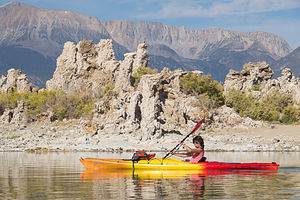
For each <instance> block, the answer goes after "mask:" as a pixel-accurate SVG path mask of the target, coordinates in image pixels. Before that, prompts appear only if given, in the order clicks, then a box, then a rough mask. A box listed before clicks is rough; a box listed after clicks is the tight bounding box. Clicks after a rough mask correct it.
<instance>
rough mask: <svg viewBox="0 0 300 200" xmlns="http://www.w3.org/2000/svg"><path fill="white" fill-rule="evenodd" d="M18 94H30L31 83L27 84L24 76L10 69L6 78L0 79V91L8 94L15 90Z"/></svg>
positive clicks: (19, 71)
mask: <svg viewBox="0 0 300 200" xmlns="http://www.w3.org/2000/svg"><path fill="white" fill-rule="evenodd" d="M15 89H16V91H17V92H19V93H23V92H31V91H32V87H31V83H29V82H28V80H27V76H26V74H22V71H21V70H15V69H10V70H8V72H7V76H6V77H5V76H3V75H2V77H1V78H0V91H2V92H8V91H9V90H15Z"/></svg>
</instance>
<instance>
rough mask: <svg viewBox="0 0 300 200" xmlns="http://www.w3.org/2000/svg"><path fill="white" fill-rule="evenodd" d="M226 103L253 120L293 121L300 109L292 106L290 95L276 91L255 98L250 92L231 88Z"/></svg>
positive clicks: (298, 114)
mask: <svg viewBox="0 0 300 200" xmlns="http://www.w3.org/2000/svg"><path fill="white" fill-rule="evenodd" d="M226 105H227V106H228V107H231V108H233V109H234V110H235V111H236V112H237V113H238V114H239V115H241V116H243V117H250V118H252V119H255V120H263V121H269V122H276V121H280V122H283V123H293V122H297V121H299V117H300V110H299V108H297V107H296V106H294V102H293V99H292V96H291V95H290V94H284V93H280V92H278V91H274V92H273V93H270V94H268V95H266V96H264V97H262V98H261V99H257V98H254V97H253V96H252V95H251V94H245V93H242V92H240V91H236V90H231V91H230V92H229V93H228V94H227V95H226Z"/></svg>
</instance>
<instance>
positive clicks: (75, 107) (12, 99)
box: [0, 90, 96, 120]
mask: <svg viewBox="0 0 300 200" xmlns="http://www.w3.org/2000/svg"><path fill="white" fill-rule="evenodd" d="M15 91H16V90H9V91H8V92H7V93H5V92H0V115H2V114H3V113H4V111H5V110H6V109H14V108H16V107H17V106H18V102H20V101H23V102H24V106H26V107H27V112H28V115H29V117H31V118H33V119H34V118H35V117H36V116H37V115H39V114H42V113H46V112H52V113H53V118H54V120H62V119H65V118H66V119H78V118H80V117H89V116H91V115H92V109H93V108H94V103H95V101H96V99H94V98H93V97H92V95H90V94H89V93H88V92H86V91H77V92H73V93H68V94H67V93H65V92H63V91H61V90H59V91H39V92H38V91H33V92H25V93H18V92H15Z"/></svg>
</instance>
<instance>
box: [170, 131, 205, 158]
mask: <svg viewBox="0 0 300 200" xmlns="http://www.w3.org/2000/svg"><path fill="white" fill-rule="evenodd" d="M193 143H194V146H195V147H196V149H192V148H191V147H189V146H188V145H186V144H185V143H183V142H181V143H180V144H181V145H183V147H184V148H185V149H186V150H187V151H188V152H187V153H173V152H169V153H170V154H172V155H175V156H179V157H183V158H185V157H190V156H192V158H191V159H190V160H189V162H190V163H198V162H204V161H205V160H206V157H204V141H203V138H202V137H201V136H199V135H198V136H196V137H194V138H193Z"/></svg>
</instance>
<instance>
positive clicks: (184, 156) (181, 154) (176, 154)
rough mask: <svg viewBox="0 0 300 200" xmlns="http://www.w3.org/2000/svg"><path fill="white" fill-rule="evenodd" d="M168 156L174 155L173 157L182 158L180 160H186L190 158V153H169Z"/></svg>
mask: <svg viewBox="0 0 300 200" xmlns="http://www.w3.org/2000/svg"><path fill="white" fill-rule="evenodd" d="M169 154H171V155H174V156H179V157H182V158H186V157H190V156H191V154H190V153H173V152H169Z"/></svg>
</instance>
